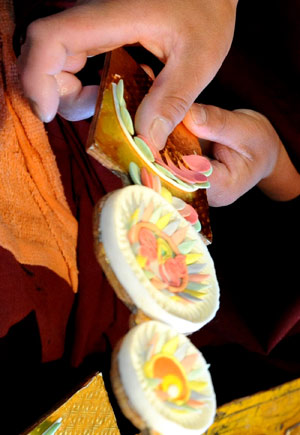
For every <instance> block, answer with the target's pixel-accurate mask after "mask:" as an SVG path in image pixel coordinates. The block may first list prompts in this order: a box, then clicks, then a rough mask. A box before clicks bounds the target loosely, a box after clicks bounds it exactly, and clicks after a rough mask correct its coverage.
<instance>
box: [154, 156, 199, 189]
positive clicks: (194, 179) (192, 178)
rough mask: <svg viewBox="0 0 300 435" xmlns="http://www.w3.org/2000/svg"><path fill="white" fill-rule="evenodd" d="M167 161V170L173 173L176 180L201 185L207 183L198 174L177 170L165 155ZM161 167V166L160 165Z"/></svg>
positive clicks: (186, 170)
mask: <svg viewBox="0 0 300 435" xmlns="http://www.w3.org/2000/svg"><path fill="white" fill-rule="evenodd" d="M166 160H167V169H169V170H170V171H171V172H173V173H174V174H175V175H176V176H177V177H178V178H180V179H181V180H182V181H186V182H187V183H190V184H191V183H203V182H206V181H207V177H206V176H205V175H203V174H200V173H199V172H194V171H190V170H188V169H186V168H184V169H179V168H178V167H177V166H176V165H175V164H174V163H173V162H172V160H171V159H170V157H169V156H168V155H166ZM162 166H163V165H162Z"/></svg>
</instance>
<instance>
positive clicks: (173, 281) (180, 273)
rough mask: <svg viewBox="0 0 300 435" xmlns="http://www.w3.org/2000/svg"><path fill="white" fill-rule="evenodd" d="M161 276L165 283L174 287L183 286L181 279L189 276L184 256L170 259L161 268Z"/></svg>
mask: <svg viewBox="0 0 300 435" xmlns="http://www.w3.org/2000/svg"><path fill="white" fill-rule="evenodd" d="M159 272H160V275H161V277H162V279H163V281H164V282H165V283H167V284H168V285H170V286H172V287H179V286H180V285H181V278H184V277H185V276H186V275H187V267H186V264H185V256H184V255H181V254H179V255H176V257H174V258H169V259H168V260H167V261H166V262H165V263H164V264H161V265H160V266H159Z"/></svg>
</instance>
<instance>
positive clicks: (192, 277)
mask: <svg viewBox="0 0 300 435" xmlns="http://www.w3.org/2000/svg"><path fill="white" fill-rule="evenodd" d="M209 277H210V275H207V274H204V273H203V274H191V275H189V281H191V282H199V283H201V282H203V281H206V280H207V279H208V278H209Z"/></svg>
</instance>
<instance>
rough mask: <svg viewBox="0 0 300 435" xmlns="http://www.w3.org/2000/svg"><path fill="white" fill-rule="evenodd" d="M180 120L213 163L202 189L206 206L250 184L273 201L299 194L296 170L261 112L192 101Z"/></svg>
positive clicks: (231, 198) (221, 202)
mask: <svg viewBox="0 0 300 435" xmlns="http://www.w3.org/2000/svg"><path fill="white" fill-rule="evenodd" d="M183 122H184V124H185V125H186V127H187V128H188V129H189V130H191V131H192V132H193V133H194V134H195V135H196V136H198V137H199V138H202V139H205V140H206V141H205V145H204V149H203V151H204V154H206V155H208V156H209V157H210V158H211V159H212V160H211V163H212V166H213V173H212V175H211V176H210V178H209V180H210V183H211V187H210V189H208V190H207V197H208V202H209V204H210V205H211V206H224V205H228V204H231V203H232V202H234V201H235V200H236V199H238V198H239V197H240V196H241V195H243V194H244V193H246V192H247V191H248V190H250V189H251V188H252V187H253V186H255V185H258V187H259V188H260V189H261V190H262V191H263V192H264V193H265V194H266V195H267V196H269V197H270V198H272V199H274V200H279V201H285V200H290V199H293V198H295V197H296V196H298V195H299V194H300V174H299V173H298V172H297V171H296V169H295V167H294V166H293V164H292V162H291V160H290V158H289V157H288V154H287V152H286V150H285V148H284V146H283V144H282V142H281V141H280V139H279V137H278V135H277V133H276V131H275V130H274V128H273V127H272V125H271V124H270V122H269V121H268V120H267V118H266V117H265V116H263V115H261V114H260V113H257V112H254V111H252V110H245V109H240V110H235V111H234V112H230V111H227V110H223V109H220V108H218V107H214V106H204V105H199V104H193V106H192V107H191V109H190V111H189V112H188V113H187V115H186V117H185V119H184V121H183Z"/></svg>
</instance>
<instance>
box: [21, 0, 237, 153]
mask: <svg viewBox="0 0 300 435" xmlns="http://www.w3.org/2000/svg"><path fill="white" fill-rule="evenodd" d="M236 4H237V0H209V1H207V0H185V1H182V0H164V1H161V0H130V1H127V0H89V1H81V2H80V4H78V5H77V6H74V7H73V8H70V9H68V10H66V11H64V12H62V13H59V14H56V15H52V16H50V17H47V18H43V19H40V20H37V21H35V22H33V23H32V24H31V25H30V26H29V27H28V30H27V37H26V42H25V44H24V46H23V47H22V52H21V56H20V58H19V68H20V72H21V82H22V84H23V88H24V92H25V95H26V96H27V97H28V99H29V100H30V101H31V105H32V107H33V109H34V111H35V113H36V114H38V116H39V118H40V119H41V120H42V121H44V122H49V121H51V120H52V119H53V117H54V116H55V114H56V112H57V111H58V112H59V113H60V114H61V115H62V116H64V117H65V118H66V119H69V120H79V119H83V118H87V117H90V116H91V115H92V114H93V112H94V107H95V103H96V95H97V88H96V87H88V86H87V87H82V85H81V83H80V81H79V80H78V79H77V78H76V77H75V76H74V74H75V73H76V72H78V71H80V70H81V69H82V68H83V67H84V65H85V63H86V60H87V57H88V56H94V55H96V54H99V53H103V52H106V51H109V50H113V49H115V48H117V47H120V46H123V45H124V44H133V43H137V42H138V43H140V44H141V45H142V46H144V47H145V48H146V49H147V50H149V51H150V52H152V53H153V54H154V55H155V56H157V57H158V58H159V59H160V60H161V61H162V62H164V63H165V66H164V68H163V69H162V71H161V73H160V74H159V75H158V76H157V78H156V79H155V81H154V84H153V86H152V88H151V91H150V93H149V94H148V95H147V96H146V97H145V99H144V100H143V101H142V103H141V106H140V107H139V109H138V111H137V114H136V119H135V127H136V130H137V132H138V133H139V134H142V135H143V136H145V137H147V138H148V140H149V141H150V142H151V143H152V144H153V145H154V146H156V147H157V148H159V149H161V148H162V147H163V146H164V144H165V142H166V139H167V136H168V135H169V134H170V133H171V131H172V130H173V129H174V127H175V126H176V125H177V124H178V123H179V122H180V121H181V120H182V119H183V118H184V116H185V114H186V112H187V111H188V109H189V108H190V106H191V104H192V103H193V101H194V100H195V99H196V97H197V96H198V95H199V93H200V92H201V91H202V90H203V88H205V86H206V85H207V84H208V83H209V82H210V81H211V80H212V78H213V77H214V75H215V74H216V72H217V70H218V69H219V67H220V66H221V64H222V62H223V60H224V58H225V56H226V54H227V52H228V50H229V48H230V45H231V42H232V37H233V31H234V24H235V10H236Z"/></svg>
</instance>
